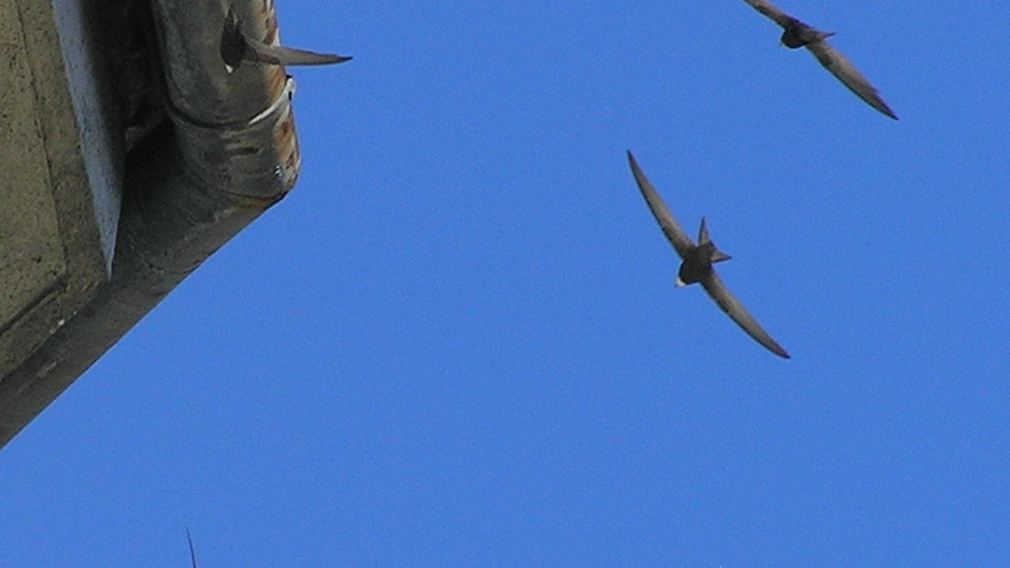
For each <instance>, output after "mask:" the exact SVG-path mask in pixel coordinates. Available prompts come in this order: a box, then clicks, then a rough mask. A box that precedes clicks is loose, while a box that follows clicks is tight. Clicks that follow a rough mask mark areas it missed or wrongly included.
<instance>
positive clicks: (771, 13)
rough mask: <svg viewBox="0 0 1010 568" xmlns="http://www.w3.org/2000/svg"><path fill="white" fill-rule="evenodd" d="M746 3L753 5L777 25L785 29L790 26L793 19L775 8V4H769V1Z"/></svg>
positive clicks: (750, 0)
mask: <svg viewBox="0 0 1010 568" xmlns="http://www.w3.org/2000/svg"><path fill="white" fill-rule="evenodd" d="M744 2H746V3H748V4H750V5H751V7H752V8H754V9H755V10H757V11H758V12H761V13H762V14H764V15H765V16H768V17H769V18H771V19H772V20H773V21H774V22H775V23H776V24H778V25H780V26H782V27H783V28H784V27H786V26H788V25H789V23H790V22H791V21H793V17H792V16H790V15H789V14H786V13H785V12H783V11H782V10H779V9H778V8H777V7H775V5H774V4H772V3H771V2H768V1H767V0H744Z"/></svg>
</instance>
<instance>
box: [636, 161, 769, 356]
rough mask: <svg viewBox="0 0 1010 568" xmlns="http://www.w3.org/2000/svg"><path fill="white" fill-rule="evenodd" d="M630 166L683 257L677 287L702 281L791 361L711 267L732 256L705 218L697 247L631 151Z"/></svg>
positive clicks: (750, 331)
mask: <svg viewBox="0 0 1010 568" xmlns="http://www.w3.org/2000/svg"><path fill="white" fill-rule="evenodd" d="M628 163H629V164H630V165H631V173H632V174H633V175H634V176H635V182H636V183H637V184H638V189H639V190H641V192H642V197H644V198H645V202H646V203H647V204H648V205H649V209H650V210H651V211H652V215H653V216H654V217H655V218H656V221H657V222H658V223H659V228H660V229H662V230H663V233H664V234H665V235H666V238H667V239H668V240H669V241H670V244H672V245H673V248H674V249H675V250H676V251H677V254H678V255H680V258H681V259H683V262H682V263H681V265H680V270H679V271H678V276H677V286H687V285H688V284H694V283H695V282H700V283H701V286H702V287H703V288H704V289H705V291H706V292H708V295H709V296H710V297H711V298H712V299H713V300H714V301H715V303H716V304H718V305H719V307H720V308H722V311H724V312H726V314H728V315H729V317H731V318H733V321H735V322H736V323H737V325H739V326H740V327H741V328H743V330H744V331H746V332H747V334H748V335H750V336H751V337H753V338H754V339H755V340H757V342H758V343H760V344H761V345H764V346H765V348H767V349H768V350H769V351H771V352H772V353H774V354H776V355H778V356H779V357H784V358H786V359H788V358H789V353H786V350H785V349H783V348H782V346H781V345H779V344H778V343H776V342H775V340H774V339H772V337H771V336H770V335H768V332H766V331H765V330H764V329H762V328H761V326H760V325H758V322H757V320H755V319H754V317H753V316H751V315H750V314H749V313H747V310H746V309H744V307H743V304H741V303H740V302H739V300H737V299H736V298H735V297H733V294H732V293H730V291H729V289H727V288H726V285H725V284H723V283H722V280H721V279H720V278H719V275H718V274H716V272H715V269H714V268H713V267H712V265H713V264H715V263H717V262H723V261H726V260H729V259H730V256H729V255H727V254H726V253H724V252H722V251H721V250H719V249H718V248H716V246H715V243H713V242H712V239H710V238H709V236H708V229H707V228H706V227H705V218H704V217H702V218H701V229H700V230H699V232H698V244H695V243H694V242H693V241H691V237H688V236H687V233H685V232H684V229H681V228H680V225H679V224H678V223H677V220H676V219H674V217H673V215H672V214H671V213H670V210H669V209H667V207H666V204H665V203H663V200H662V198H660V197H659V193H657V192H656V189H655V188H654V187H653V186H652V184H651V183H650V182H649V179H648V178H646V177H645V173H644V172H643V171H642V169H641V168H639V167H638V162H637V161H635V156H634V155H632V153H631V151H628Z"/></svg>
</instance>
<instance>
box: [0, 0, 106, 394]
mask: <svg viewBox="0 0 1010 568" xmlns="http://www.w3.org/2000/svg"><path fill="white" fill-rule="evenodd" d="M58 4H76V3H74V2H58ZM64 8H66V9H68V10H69V12H68V13H66V14H63V15H62V16H61V18H62V19H63V20H64V21H65V24H66V25H68V26H70V27H71V28H75V29H76V32H77V36H76V37H77V39H76V40H72V41H71V44H72V47H71V49H69V50H68V53H70V54H71V55H70V57H69V61H70V62H68V63H65V61H64V58H63V50H62V49H61V44H60V39H59V38H60V35H59V33H58V29H57V19H56V18H55V17H54V13H53V9H52V6H51V5H50V3H49V2H48V1H47V0H0V73H2V75H0V76H2V77H3V80H2V81H0V137H2V142H0V172H3V175H2V176H0V378H2V377H4V376H6V375H7V374H8V373H9V372H11V371H12V370H13V369H16V368H17V367H18V366H19V365H20V364H21V363H22V362H23V361H24V360H25V359H26V358H27V356H28V355H29V354H30V353H31V352H32V351H33V350H34V349H35V348H36V347H37V346H38V345H40V344H42V343H43V342H44V341H45V340H46V339H47V338H48V337H50V336H51V335H52V334H53V333H55V332H56V330H58V329H59V327H60V326H61V325H63V323H65V322H66V320H67V319H69V318H70V317H72V315H73V314H74V313H76V312H77V311H78V310H79V309H81V307H82V306H84V305H85V304H87V302H88V301H89V300H90V299H91V298H92V297H93V296H94V293H95V290H96V289H97V287H98V286H100V285H101V284H102V283H103V282H105V281H107V280H108V278H109V275H110V270H111V265H112V255H113V251H114V246H115V231H116V224H117V223H118V219H119V210H120V201H121V197H122V163H123V155H122V152H121V151H117V149H116V148H115V143H113V142H112V141H113V140H115V139H117V134H116V132H115V131H114V125H112V124H111V123H110V122H109V120H108V117H110V116H112V112H111V110H112V109H111V108H110V107H111V104H112V103H111V101H110V100H109V99H107V98H104V99H103V98H102V97H103V91H102V89H96V88H95V85H94V84H93V82H94V81H95V80H96V79H95V78H94V77H101V73H100V72H98V71H97V67H96V63H95V61H94V59H93V57H94V55H93V53H92V52H94V50H93V49H91V48H90V46H89V43H88V40H87V38H86V37H85V35H84V34H85V31H86V30H87V29H88V26H87V25H86V24H85V23H84V22H83V21H79V22H75V21H74V18H77V17H83V16H82V14H81V11H80V8H79V7H77V6H74V7H73V8H72V9H71V8H70V7H69V6H65V7H64ZM89 53H91V54H90V55H89ZM72 67H73V68H76V70H75V71H74V72H73V73H72V74H70V75H68V70H69V69H70V68H72ZM89 73H95V75H94V76H93V77H91V78H89V77H88V75H89ZM68 77H69V79H68ZM75 103H77V104H78V105H79V106H80V107H81V108H79V109H77V108H75ZM80 117H84V120H83V121H82V120H81V118H80ZM82 125H83V128H82ZM119 138H121V137H119ZM0 380H2V379H0Z"/></svg>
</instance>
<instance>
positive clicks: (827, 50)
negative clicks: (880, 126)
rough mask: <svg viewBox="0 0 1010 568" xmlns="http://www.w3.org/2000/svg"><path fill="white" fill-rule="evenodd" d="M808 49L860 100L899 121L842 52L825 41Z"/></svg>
mask: <svg viewBox="0 0 1010 568" xmlns="http://www.w3.org/2000/svg"><path fill="white" fill-rule="evenodd" d="M807 49H809V50H810V52H811V53H813V54H814V57H816V58H817V61H820V63H821V65H823V66H824V68H825V69H827V70H828V71H831V74H832V75H834V76H835V77H837V78H838V80H839V81H841V82H842V83H843V84H844V85H845V86H846V87H848V88H849V90H851V91H852V92H853V93H855V94H856V95H857V96H858V97H859V98H861V99H863V100H864V101H866V103H867V104H869V105H870V106H872V107H873V108H875V109H877V110H878V111H880V112H881V113H883V114H885V115H887V116H889V117H891V118H893V119H894V120H898V117H897V115H895V114H894V111H892V110H891V107H889V106H887V103H885V102H884V99H882V98H880V93H878V92H877V89H876V88H875V87H874V86H873V85H872V84H870V82H869V81H868V80H867V79H866V77H863V74H862V73H860V72H859V70H858V69H856V66H855V65H853V64H852V62H850V61H849V60H848V59H847V58H846V57H845V56H844V55H842V53H841V52H840V51H838V50H837V49H835V48H833V47H831V45H830V44H828V42H827V41H825V40H821V41H815V42H812V43H809V44H807Z"/></svg>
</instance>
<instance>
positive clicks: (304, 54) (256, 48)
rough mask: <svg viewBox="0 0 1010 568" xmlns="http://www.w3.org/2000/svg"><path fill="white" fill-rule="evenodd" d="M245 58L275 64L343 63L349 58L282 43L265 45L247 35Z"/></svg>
mask: <svg viewBox="0 0 1010 568" xmlns="http://www.w3.org/2000/svg"><path fill="white" fill-rule="evenodd" d="M245 40H246V46H247V47H248V49H247V50H246V54H245V56H246V58H247V59H251V60H253V61H261V62H263V63H273V64H275V65H285V66H289V65H330V64H333V63H343V62H345V61H350V60H351V58H350V57H347V56H344V55H336V54H332V53H316V52H314V51H308V50H305V49H295V48H292V47H284V46H282V45H267V44H265V43H263V42H260V41H256V40H254V39H251V38H249V37H246V38H245Z"/></svg>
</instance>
